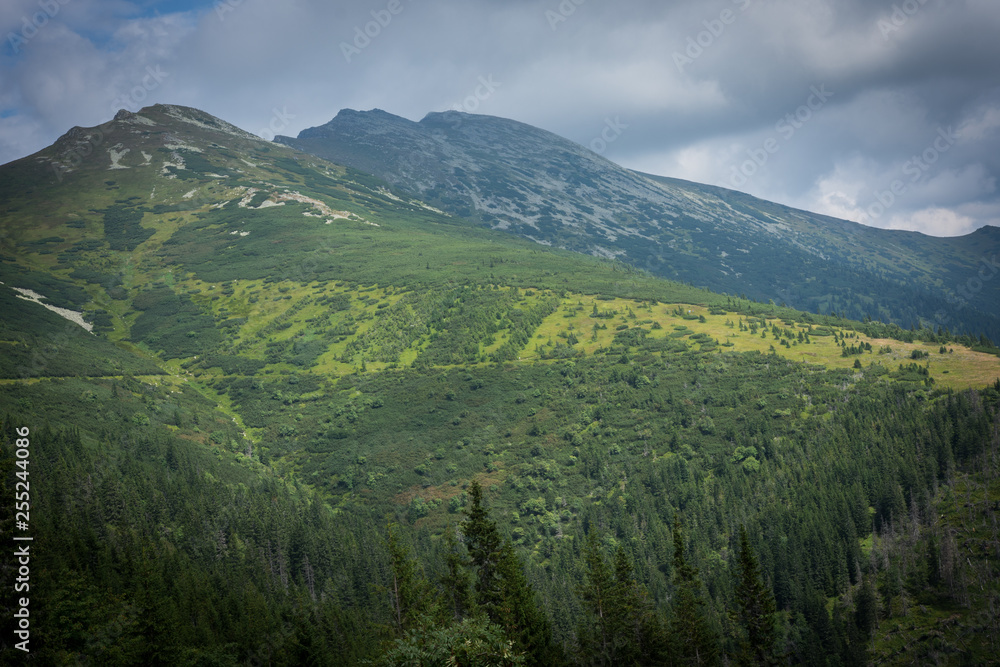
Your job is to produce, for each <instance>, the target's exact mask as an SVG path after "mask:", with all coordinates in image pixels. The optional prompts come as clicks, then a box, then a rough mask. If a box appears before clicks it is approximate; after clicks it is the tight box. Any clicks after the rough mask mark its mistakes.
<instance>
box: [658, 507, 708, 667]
mask: <svg viewBox="0 0 1000 667" xmlns="http://www.w3.org/2000/svg"><path fill="white" fill-rule="evenodd" d="M673 537H674V587H675V589H676V592H675V595H674V606H673V614H672V616H671V619H670V641H671V643H672V645H673V646H672V648H673V650H672V651H671V653H672V657H673V661H674V664H677V665H715V664H718V661H719V649H718V641H717V638H716V637H715V636H714V633H713V632H712V630H711V628H710V627H709V625H708V621H707V619H706V618H705V612H704V606H705V602H704V600H702V599H701V579H700V578H699V577H698V569H697V568H695V567H694V566H692V565H690V564H689V563H688V562H687V560H686V559H685V557H684V536H683V532H682V529H681V523H680V518H679V517H677V516H675V517H674V530H673Z"/></svg>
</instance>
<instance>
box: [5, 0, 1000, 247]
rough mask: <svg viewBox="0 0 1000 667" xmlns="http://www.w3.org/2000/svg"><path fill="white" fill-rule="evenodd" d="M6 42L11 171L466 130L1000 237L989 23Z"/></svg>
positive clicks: (419, 8)
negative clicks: (116, 146)
mask: <svg viewBox="0 0 1000 667" xmlns="http://www.w3.org/2000/svg"><path fill="white" fill-rule="evenodd" d="M0 35H2V36H3V44H2V45H0V163H5V162H8V161H10V160H14V159H17V158H19V157H23V156H25V155H28V154H30V153H33V152H34V151H36V150H39V149H41V148H43V147H45V146H47V145H48V144H50V143H52V142H53V141H54V140H55V139H56V138H57V137H58V136H60V135H61V134H62V133H64V132H65V131H66V130H67V129H69V128H70V127H72V126H74V125H82V126H93V125H98V124H100V123H102V122H104V121H106V120H108V119H109V118H110V117H111V116H113V115H114V113H115V112H116V111H117V109H119V108H127V109H130V110H133V111H134V110H138V109H139V108H141V107H143V106H146V105H149V104H153V103H157V102H168V103H173V104H183V105H189V106H194V107H198V108H200V109H203V110H205V111H208V112H209V113H212V114H215V115H216V116H219V117H221V118H223V119H225V120H228V121H230V122H232V123H235V124H236V125H239V126H240V127H242V128H244V129H246V130H249V131H251V132H254V133H256V134H260V135H261V136H264V137H266V138H270V137H271V136H272V134H273V133H275V132H277V133H279V134H288V135H293V136H294V135H295V134H297V133H298V132H299V131H300V130H302V129H304V128H307V127H311V126H315V125H320V124H322V123H325V122H326V121H328V120H330V119H331V118H332V117H333V116H334V115H336V113H337V111H338V110H340V109H341V108H345V107H346V108H352V109H371V108H380V109H384V110H386V111H389V112H391V113H395V114H398V115H400V116H404V117H406V118H410V119H412V120H419V119H420V118H422V117H423V116H424V115H425V114H426V113H427V112H429V111H441V110H445V109H452V108H459V109H462V110H465V111H470V112H474V113H484V114H490V115H496V116H504V117H508V118H513V119H516V120H520V121H523V122H526V123H530V124H532V125H536V126H539V127H541V128H544V129H547V130H550V131H552V132H555V133H557V134H560V135H562V136H565V137H567V138H569V139H572V140H574V141H577V142H579V143H581V144H583V145H586V146H590V147H592V148H594V149H595V150H598V151H599V152H602V154H603V155H604V156H605V157H608V158H610V159H612V160H614V161H616V162H618V163H620V164H622V165H625V166H627V167H631V168H634V169H639V170H643V171H647V172H652V173H656V174H662V175H667V176H676V177H679V178H686V179H689V180H693V181H700V182H704V183H712V184H716V185H721V186H725V187H731V188H735V189H738V190H742V191H745V192H749V193H751V194H754V195H756V196H759V197H763V198H765V199H770V200H773V201H778V202H781V203H785V204H790V205H793V206H798V207H801V208H805V209H809V210H812V211H817V212H820V213H826V214H830V215H834V216H838V217H843V218H848V219H851V220H857V221H859V222H864V223H866V224H871V225H875V226H879V227H886V228H896V229H911V230H917V231H921V232H925V233H928V234H934V235H939V236H953V235H958V234H964V233H967V232H970V231H972V230H974V229H976V228H978V227H981V226H983V225H986V224H991V225H1000V195H998V193H997V178H998V176H1000V39H998V36H1000V3H998V2H997V1H996V0H709V1H705V0H680V1H675V2H671V1H666V2H664V1H663V0H637V1H625V2H611V0H561V2H560V0H543V1H540V2H535V1H528V0H443V1H438V0H365V1H355V0H344V1H336V0H334V1H324V0H287V1H286V0H283V1H282V2H275V1H274V0H162V1H156V0H4V2H3V3H2V6H0ZM609 126H614V127H615V128H616V129H614V130H607V129H606V128H608V127H609ZM602 132H603V138H602ZM607 138H611V141H606V139H607Z"/></svg>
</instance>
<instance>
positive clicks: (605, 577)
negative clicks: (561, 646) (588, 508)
mask: <svg viewBox="0 0 1000 667" xmlns="http://www.w3.org/2000/svg"><path fill="white" fill-rule="evenodd" d="M596 535H597V531H595V530H591V531H590V532H589V533H587V538H586V542H585V543H584V547H583V557H584V563H585V565H586V568H587V569H586V573H585V577H584V584H583V585H582V586H580V587H579V588H578V589H577V593H578V595H579V596H580V598H581V599H582V600H583V603H584V608H585V609H586V610H587V612H588V619H587V620H588V621H589V623H587V625H584V626H581V627H580V629H579V630H578V631H577V636H578V637H579V641H580V657H581V659H582V661H584V662H586V663H590V664H596V665H606V664H613V661H614V658H615V651H614V648H615V644H614V639H615V635H616V628H615V625H616V620H617V619H615V618H614V612H615V611H616V610H615V609H614V606H615V604H614V599H613V598H614V594H615V590H614V589H615V581H614V578H613V576H612V573H611V570H610V569H609V568H608V564H607V562H605V560H604V556H603V555H602V554H601V552H600V549H599V548H598V545H597V537H596Z"/></svg>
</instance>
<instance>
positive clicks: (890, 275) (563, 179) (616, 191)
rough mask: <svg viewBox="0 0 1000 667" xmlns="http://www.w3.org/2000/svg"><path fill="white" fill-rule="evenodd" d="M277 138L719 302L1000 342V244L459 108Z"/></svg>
mask: <svg viewBox="0 0 1000 667" xmlns="http://www.w3.org/2000/svg"><path fill="white" fill-rule="evenodd" d="M275 141H276V142H279V143H283V144H286V145H289V146H294V147H296V148H298V149H300V150H303V151H305V152H310V153H313V154H315V155H317V156H320V157H324V158H327V159H332V160H333V161H335V162H339V163H344V164H349V165H350V166H354V167H356V168H358V169H363V170H365V171H368V172H370V173H373V174H375V175H376V176H378V177H380V178H382V179H384V180H386V181H387V182H389V183H390V184H392V185H393V186H394V187H397V188H400V189H402V190H403V191H406V192H409V193H411V194H412V195H413V196H417V197H420V198H422V199H424V200H425V201H427V202H428V203H430V204H432V205H434V206H437V207H440V208H442V209H443V210H445V211H448V212H449V213H452V214H454V215H459V216H462V217H466V218H470V219H473V220H476V221H477V222H479V223H480V224H483V225H485V226H489V227H491V228H493V229H500V230H503V231H507V232H510V233H515V234H517V235H520V236H522V237H525V238H528V239H531V240H533V241H535V242H537V243H541V244H544V245H555V246H558V247H565V248H569V249H572V250H575V251H578V252H584V253H587V254H593V255H598V256H603V257H607V258H615V259H618V260H620V261H623V262H627V263H631V264H633V265H635V266H638V267H640V268H643V269H645V270H648V271H650V272H652V273H654V274H656V275H661V276H664V277H668V278H672V279H674V280H682V281H685V282H690V283H692V284H695V285H699V286H704V287H708V288H710V289H713V290H715V291H717V292H723V293H730V294H740V293H745V294H747V295H748V296H752V297H753V298H756V299H761V300H767V299H769V298H770V299H774V300H776V301H778V302H782V301H784V302H786V303H788V304H789V305H792V306H794V307H796V308H801V309H804V310H810V311H813V312H819V313H823V312H842V313H845V314H846V315H848V316H850V317H852V318H854V319H864V318H865V317H871V318H873V319H882V320H886V321H892V322H895V323H897V324H900V325H901V326H910V325H914V324H915V325H918V326H921V325H923V326H934V327H949V328H953V329H954V328H958V329H963V330H967V331H972V332H977V333H987V334H988V335H990V336H992V337H994V338H996V337H1000V317H998V316H997V315H996V312H998V310H1000V308H997V306H998V305H1000V281H993V282H991V283H987V284H984V285H983V286H982V287H981V289H980V290H978V291H977V298H976V299H974V300H970V299H962V298H960V296H959V294H960V292H959V289H960V288H961V286H963V285H965V284H966V283H967V282H968V281H969V280H974V279H975V276H976V273H977V271H978V264H979V261H980V259H982V258H984V257H985V258H986V259H987V260H991V259H992V258H993V257H994V256H995V254H996V252H998V251H1000V234H998V233H997V232H991V231H989V230H987V231H985V232H980V233H979V234H977V235H976V236H975V237H972V236H966V237H958V238H955V239H938V238H935V237H928V236H924V235H920V234H910V233H907V232H902V231H892V230H880V229H876V228H871V227H865V226H864V225H861V224H859V223H854V222H851V221H846V220H839V219H836V218H831V217H829V216H824V215H819V214H814V213H811V212H808V211H803V210H800V209H794V208H792V207H788V206H784V205H780V204H775V203H773V202H767V201H765V200H761V199H758V198H755V197H752V196H750V195H746V194H744V193H740V192H737V191H734V190H728V189H725V188H719V187H716V186H708V185H703V184H696V183H693V182H690V181H684V180H682V179H672V178H668V177H660V176H655V175H652V174H644V173H640V172H635V171H632V170H628V169H625V168H623V167H620V166H618V165H616V164H614V163H613V162H611V161H609V160H607V159H605V158H603V157H601V156H599V155H597V154H596V153H593V152H592V151H590V150H589V149H587V148H585V147H583V146H580V145H579V144H575V143H574V142H571V141H569V140H566V139H563V138H561V137H558V136H557V135H555V134H553V133H551V132H547V131H545V130H541V129H539V128H533V127H531V126H529V125H526V124H524V123H520V122H518V121H512V120H509V119H501V118H498V117H493V116H481V115H475V114H466V113H463V112H458V111H445V112H432V113H429V114H427V115H426V116H425V117H424V118H423V119H422V120H421V121H419V122H414V121H410V120H407V119H404V118H401V117H398V116H394V115H393V114H390V113H388V112H385V111H382V110H379V111H377V112H363V111H354V110H350V111H349V112H348V113H339V114H337V116H336V117H335V118H334V119H332V120H331V121H330V122H328V123H326V124H324V125H321V126H318V127H316V128H309V129H306V130H303V131H302V132H301V133H300V135H299V137H298V138H291V137H285V136H278V137H276V138H275ZM983 239H985V244H984V242H983ZM984 246H985V247H984ZM973 284H975V283H973ZM958 304H963V305H961V307H957V306H958Z"/></svg>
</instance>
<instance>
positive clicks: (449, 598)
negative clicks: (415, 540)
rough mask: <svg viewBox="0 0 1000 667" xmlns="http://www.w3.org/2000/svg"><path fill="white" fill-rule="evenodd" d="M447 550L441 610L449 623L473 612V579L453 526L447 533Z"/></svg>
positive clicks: (442, 581)
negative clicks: (471, 588) (471, 589)
mask: <svg viewBox="0 0 1000 667" xmlns="http://www.w3.org/2000/svg"><path fill="white" fill-rule="evenodd" d="M445 549H446V551H445V556H444V563H445V567H446V568H447V572H446V573H445V574H444V575H442V576H441V586H442V587H443V588H444V600H443V604H442V606H441V608H442V612H443V614H444V615H445V616H446V617H447V620H448V621H460V620H462V619H463V618H466V617H467V616H469V615H471V612H472V595H471V591H470V585H471V577H470V576H469V572H468V571H467V570H466V567H467V566H468V565H469V560H468V558H467V557H465V556H464V555H463V554H462V552H461V551H460V549H461V545H460V544H459V542H458V539H456V537H455V531H454V529H453V528H452V527H451V526H449V527H448V530H447V531H446V532H445Z"/></svg>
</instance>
